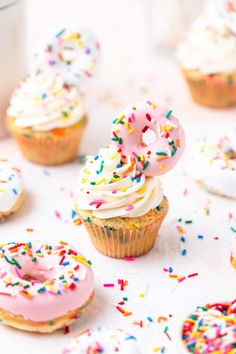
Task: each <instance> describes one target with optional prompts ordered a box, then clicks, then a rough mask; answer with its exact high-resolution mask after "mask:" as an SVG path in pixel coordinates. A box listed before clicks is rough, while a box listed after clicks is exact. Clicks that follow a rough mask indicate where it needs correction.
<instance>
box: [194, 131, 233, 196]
mask: <svg viewBox="0 0 236 354" xmlns="http://www.w3.org/2000/svg"><path fill="white" fill-rule="evenodd" d="M188 172H189V175H190V176H191V177H192V178H193V179H194V180H195V181H196V182H197V184H198V185H199V186H200V187H201V188H203V189H205V190H207V191H208V192H210V193H214V194H216V195H219V196H222V197H226V198H231V199H236V129H232V130H231V131H229V132H228V133H226V134H225V135H223V136H222V137H221V138H220V139H219V140H213V141H211V140H206V141H203V142H200V143H198V144H196V146H195V147H194V148H193V151H192V153H191V156H190V159H189V164H188Z"/></svg>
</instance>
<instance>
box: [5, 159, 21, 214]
mask: <svg viewBox="0 0 236 354" xmlns="http://www.w3.org/2000/svg"><path fill="white" fill-rule="evenodd" d="M22 193H23V182H22V179H21V176H20V171H19V169H17V168H16V167H13V166H12V165H11V164H10V162H8V161H7V160H0V214H4V213H7V212H9V211H10V210H11V209H12V208H13V207H14V205H15V204H16V202H17V200H18V199H19V198H20V196H21V195H22Z"/></svg>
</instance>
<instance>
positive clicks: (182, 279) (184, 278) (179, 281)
mask: <svg viewBox="0 0 236 354" xmlns="http://www.w3.org/2000/svg"><path fill="white" fill-rule="evenodd" d="M184 280H186V277H182V278H180V279H179V280H178V283H182V281H184Z"/></svg>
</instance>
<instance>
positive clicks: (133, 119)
mask: <svg viewBox="0 0 236 354" xmlns="http://www.w3.org/2000/svg"><path fill="white" fill-rule="evenodd" d="M131 121H132V122H134V121H135V115H134V113H132V114H131Z"/></svg>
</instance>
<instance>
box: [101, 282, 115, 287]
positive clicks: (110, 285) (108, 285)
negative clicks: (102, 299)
mask: <svg viewBox="0 0 236 354" xmlns="http://www.w3.org/2000/svg"><path fill="white" fill-rule="evenodd" d="M103 286H104V288H114V286H115V284H113V283H107V284H103Z"/></svg>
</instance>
